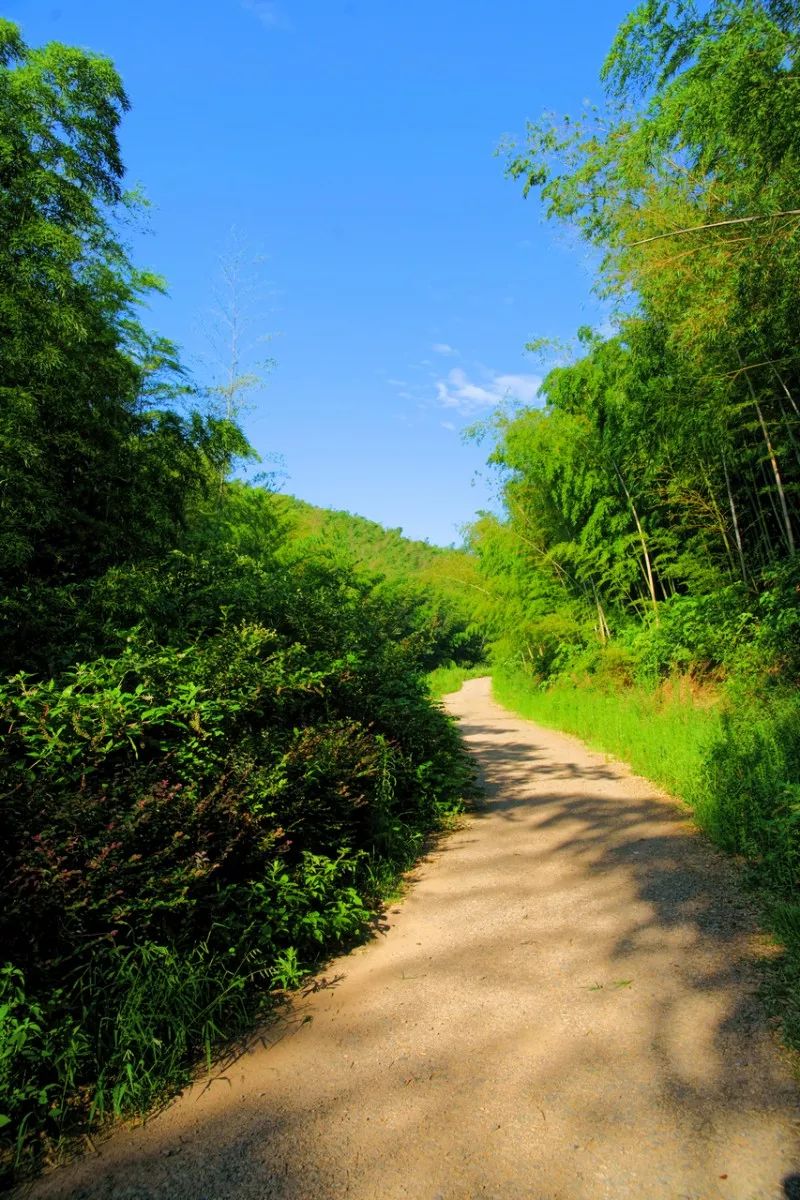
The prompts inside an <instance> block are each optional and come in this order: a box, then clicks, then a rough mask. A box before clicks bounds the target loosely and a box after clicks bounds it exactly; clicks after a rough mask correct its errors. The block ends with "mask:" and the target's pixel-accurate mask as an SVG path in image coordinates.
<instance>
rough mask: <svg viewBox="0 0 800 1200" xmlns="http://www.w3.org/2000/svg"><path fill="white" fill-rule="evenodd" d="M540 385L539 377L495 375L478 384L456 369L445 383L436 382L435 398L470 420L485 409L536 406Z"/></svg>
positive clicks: (492, 374) (490, 373) (489, 372)
mask: <svg viewBox="0 0 800 1200" xmlns="http://www.w3.org/2000/svg"><path fill="white" fill-rule="evenodd" d="M541 383H542V381H541V379H540V377H539V376H538V375H500V374H498V373H496V372H493V371H486V372H484V373H483V376H482V378H481V379H480V381H479V382H476V381H475V380H473V379H470V377H469V376H468V375H467V372H466V371H464V370H462V368H461V367H454V368H453V369H452V371H448V373H447V377H446V379H438V380H437V381H436V397H437V399H438V401H439V403H440V404H441V405H442V407H443V408H449V409H453V410H454V411H455V412H458V413H460V414H461V416H463V417H471V416H474V415H475V414H476V413H479V412H481V411H483V410H484V409H488V408H497V406H498V404H502V403H503V402H504V401H514V400H516V401H518V402H519V403H521V404H533V403H534V402H535V400H536V394H537V392H538V391H539V388H540V386H541Z"/></svg>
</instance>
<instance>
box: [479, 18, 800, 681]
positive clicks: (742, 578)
mask: <svg viewBox="0 0 800 1200" xmlns="http://www.w3.org/2000/svg"><path fill="white" fill-rule="evenodd" d="M799 36H800V15H799V14H798V10H797V7H796V6H795V5H791V4H783V3H751V2H746V3H727V2H726V3H714V4H712V5H711V6H703V7H698V6H695V5H693V4H690V3H682V2H678V3H661V2H655V0H654V2H652V3H647V4H645V5H643V6H642V7H640V8H639V9H638V10H636V12H634V13H633V14H632V15H631V16H630V17H629V18H628V20H627V21H626V22H625V23H624V25H623V26H622V28H621V29H620V31H619V33H618V35H617V38H616V40H615V42H614V45H613V47H612V50H611V52H610V54H609V56H608V58H607V61H606V63H605V65H604V68H603V79H604V83H605V91H606V101H605V103H604V105H603V106H602V107H601V108H592V109H587V110H585V111H584V112H583V113H582V114H581V115H580V117H579V118H577V119H568V118H564V119H562V120H558V119H555V118H548V119H546V120H544V121H542V122H540V123H537V124H534V125H531V126H530V127H529V128H528V132H527V137H526V140H525V143H524V144H522V145H518V146H516V147H514V148H512V149H511V151H510V153H509V158H508V173H509V175H510V176H511V177H512V178H513V179H515V180H518V181H519V182H520V183H521V184H522V187H523V189H524V191H525V193H526V194H527V193H531V192H533V193H537V194H538V195H539V196H540V198H541V200H542V202H543V204H544V206H545V210H546V213H547V215H548V217H549V218H551V219H553V220H556V221H560V222H565V223H567V224H568V225H569V226H570V227H571V228H572V229H574V230H575V231H576V232H577V233H578V235H579V236H580V237H581V238H582V239H583V240H584V241H585V242H586V243H587V244H588V246H589V247H590V250H591V252H592V254H593V255H594V256H595V257H596V261H597V263H598V283H597V287H598V291H599V292H600V293H601V295H602V296H603V297H604V298H605V300H606V302H607V304H608V306H609V310H610V312H611V314H612V326H613V332H612V334H611V335H610V336H599V335H597V334H594V333H592V332H591V331H590V330H581V331H580V332H579V335H578V341H577V345H578V350H577V353H576V354H575V355H573V356H572V357H571V359H569V360H568V361H565V362H562V363H560V364H559V365H557V366H555V367H554V368H553V369H551V370H550V371H549V373H548V374H547V376H546V378H545V380H544V385H543V388H542V399H543V403H542V405H541V407H536V408H531V409H528V410H525V411H521V412H519V411H518V412H511V413H508V412H506V413H501V414H500V415H498V416H497V417H495V418H494V420H493V421H492V422H491V423H490V424H491V432H492V433H493V435H494V437H495V443H496V444H495V449H494V452H493V455H492V461H493V462H494V463H495V464H496V465H497V466H498V467H499V468H500V469H501V471H502V472H503V479H504V482H503V495H504V500H505V506H506V510H507V522H505V523H503V524H498V523H497V522H495V521H494V520H493V519H491V518H488V517H486V518H484V519H483V520H482V521H481V522H479V523H478V525H477V526H476V527H475V531H474V542H475V545H476V547H477V548H478V549H479V550H480V552H481V554H482V556H483V559H484V562H485V564H486V567H487V570H488V571H489V573H490V574H491V573H492V572H495V574H496V576H497V579H498V582H499V584H500V586H501V590H503V592H504V595H505V596H506V598H507V601H508V603H510V604H511V605H512V608H513V607H514V606H516V609H517V618H515V621H514V622H513V624H515V626H516V627H517V628H518V629H523V630H524V631H525V632H523V633H522V636H521V637H517V638H516V643H515V644H516V652H517V653H518V654H519V655H521V656H523V657H527V660H528V662H529V665H531V666H533V667H534V669H535V670H538V671H539V673H540V674H544V675H546V674H547V673H548V670H549V660H550V659H552V658H553V657H554V656H558V655H559V654H561V656H562V658H563V652H564V650H563V647H564V639H565V638H566V640H567V641H570V640H572V641H573V642H574V641H581V642H584V643H586V642H587V640H588V641H589V642H591V641H592V640H595V641H597V642H599V643H600V644H603V643H606V642H608V641H609V640H610V639H612V638H613V637H615V636H618V635H620V634H621V633H622V632H623V630H625V629H627V630H628V631H629V633H630V626H631V622H633V623H634V624H636V625H637V626H640V627H645V626H646V627H648V628H652V627H653V626H658V625H659V624H660V623H662V622H663V621H669V620H670V619H673V620H678V618H679V614H680V613H681V611H682V610H683V612H684V613H687V612H689V611H693V612H696V610H697V604H698V603H699V602H700V601H701V599H704V600H705V601H706V602H707V606H710V608H711V609H713V610H714V611H715V612H717V613H719V612H720V610H721V607H723V608H726V611H728V613H729V616H730V620H731V621H732V622H733V624H734V625H736V624H737V622H738V623H739V624H741V622H742V621H745V623H746V620H747V618H746V616H745V614H748V613H753V612H754V611H755V610H756V608H757V605H758V603H759V597H762V598H763V597H764V593H765V592H769V591H770V589H773V594H774V589H775V588H777V589H778V590H779V592H780V594H781V596H782V597H783V598H784V599H783V600H781V604H782V605H783V604H784V600H785V598H786V597H789V598H791V597H792V595H793V589H794V584H795V582H796V575H797V561H798V560H797V557H796V552H797V549H798V542H799V541H800V511H799V509H798V496H799V495H800V353H798V345H800V306H798V303H797V296H798V290H799V288H800V210H798V194H800V193H798V183H800V120H799V119H798V111H800V104H799V103H798V101H800V73H799V72H798V50H799V49H800V42H799V41H798V38H799ZM767 603H768V601H767ZM682 606H683V607H682ZM589 614H591V625H592V632H591V633H588V634H587V621H588V620H589ZM782 619H783V621H784V623H785V624H790V625H792V627H793V628H794V627H795V621H796V617H795V616H794V615H793V613H791V612H788V611H786V612H784V614H783V618H782ZM509 624H511V622H510V623H509ZM684 624H685V622H684ZM729 632H730V631H729V630H728V633H729ZM783 633H784V634H785V635H786V637H787V638H788V637H789V632H788V629H787V630H783ZM687 636H688V635H687ZM683 640H684V641H686V636H684V638H683ZM706 640H708V639H706ZM693 649H698V653H699V657H700V659H702V658H703V655H704V653H705V651H704V648H703V647H694V648H693V647H692V646H688V647H684V650H685V653H686V654H691V653H692V651H693ZM706 657H708V654H706ZM713 657H714V654H711V658H712V659H713Z"/></svg>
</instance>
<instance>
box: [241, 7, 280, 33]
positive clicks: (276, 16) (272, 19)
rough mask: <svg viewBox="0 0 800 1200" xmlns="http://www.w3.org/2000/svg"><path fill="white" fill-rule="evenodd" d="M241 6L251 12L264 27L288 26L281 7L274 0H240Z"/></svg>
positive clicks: (278, 27)
mask: <svg viewBox="0 0 800 1200" xmlns="http://www.w3.org/2000/svg"><path fill="white" fill-rule="evenodd" d="M242 8H245V9H247V11H248V12H251V13H252V14H253V16H254V17H255V18H256V19H257V20H258V21H260V22H261V24H262V25H263V26H264V28H265V29H287V28H288V23H287V20H286V17H285V16H284V15H283V12H282V10H281V7H280V5H278V4H275V3H274V0H242Z"/></svg>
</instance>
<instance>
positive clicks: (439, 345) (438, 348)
mask: <svg viewBox="0 0 800 1200" xmlns="http://www.w3.org/2000/svg"><path fill="white" fill-rule="evenodd" d="M431 350H433V352H434V354H443V355H444V356H445V358H451V357H452V356H453V355H457V354H458V351H457V350H456V348H455V347H454V346H448V344H447V342H434V343H433V345H432V346H431Z"/></svg>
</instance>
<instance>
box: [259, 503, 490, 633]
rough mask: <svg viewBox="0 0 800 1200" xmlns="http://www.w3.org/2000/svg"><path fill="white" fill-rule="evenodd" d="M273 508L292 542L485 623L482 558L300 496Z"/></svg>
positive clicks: (277, 504)
mask: <svg viewBox="0 0 800 1200" xmlns="http://www.w3.org/2000/svg"><path fill="white" fill-rule="evenodd" d="M273 503H274V505H275V508H276V510H277V513H278V515H279V517H280V519H281V521H282V523H285V524H286V526H287V527H288V528H287V535H288V537H289V539H290V541H292V542H297V541H301V542H302V541H307V542H309V543H311V544H312V545H313V546H314V548H315V549H322V548H330V550H331V551H335V552H337V553H339V554H340V555H343V556H344V557H345V558H346V559H347V560H348V561H349V562H351V563H352V565H354V566H356V567H361V568H363V569H364V570H366V571H369V572H370V573H374V574H379V575H383V576H384V577H385V578H386V579H387V580H390V581H392V582H401V581H402V582H404V583H408V584H417V585H419V586H420V587H422V588H424V589H428V590H430V591H431V592H432V593H435V594H437V595H439V596H441V597H446V598H447V599H448V600H450V601H454V602H456V603H457V604H458V606H459V608H461V609H462V611H463V610H467V611H468V612H469V613H470V614H471V615H472V616H473V619H475V620H479V619H480V612H481V610H482V608H483V607H484V604H483V601H484V598H485V597H486V591H485V585H484V581H483V580H482V579H481V578H480V576H479V574H478V567H477V559H476V558H475V557H474V556H473V555H472V554H470V553H469V552H468V551H466V550H458V549H454V548H453V547H442V546H432V545H431V544H430V543H429V542H421V541H416V540H414V539H412V538H407V537H405V536H404V535H403V532H402V530H401V529H387V528H385V527H384V526H383V525H379V524H378V523H377V521H370V520H369V519H368V518H367V517H360V516H356V515H354V514H353V513H349V512H343V511H341V510H338V509H330V508H317V507H316V506H315V505H313V504H308V503H306V501H305V500H298V499H297V498H296V497H295V496H286V495H281V494H278V495H275V496H274V497H273Z"/></svg>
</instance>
